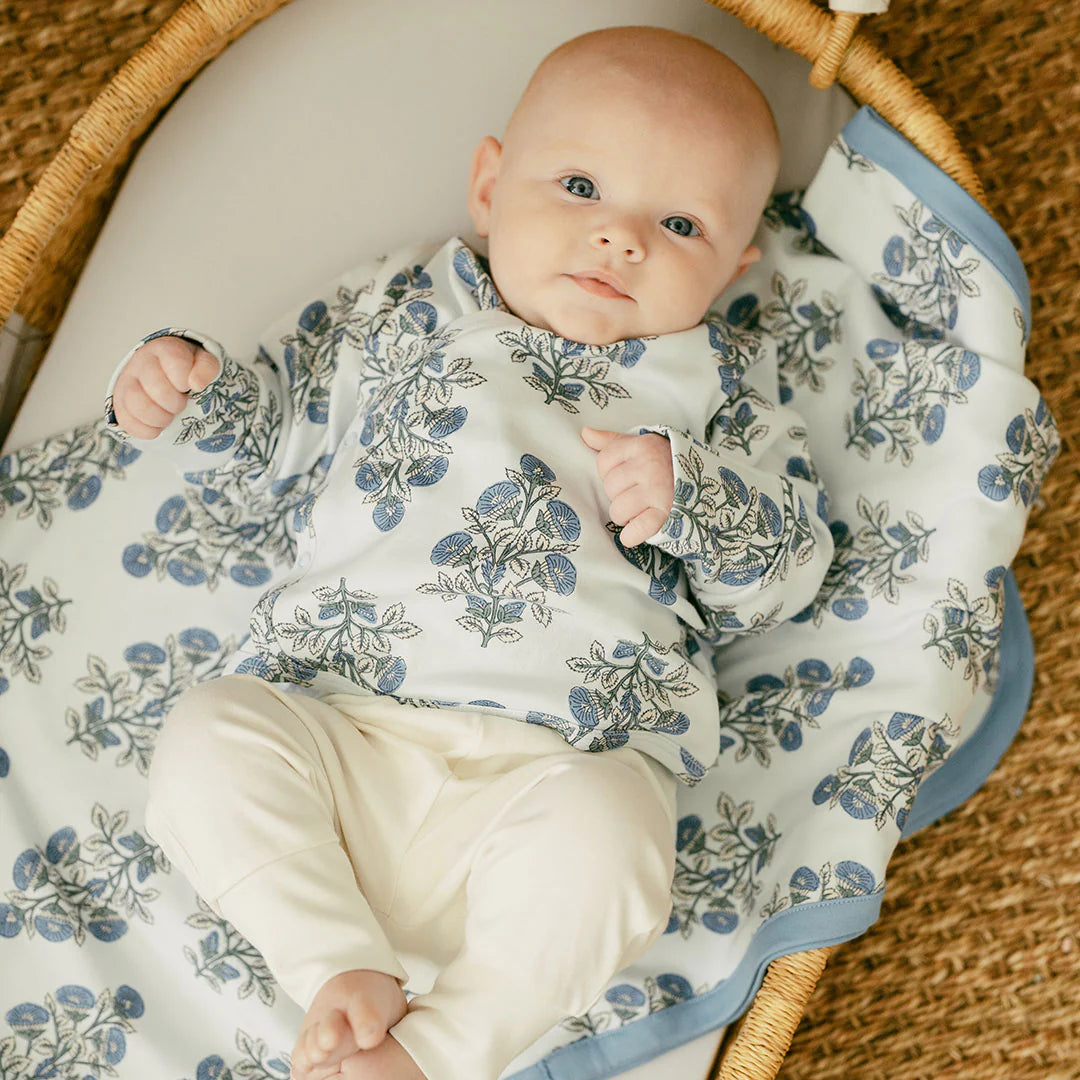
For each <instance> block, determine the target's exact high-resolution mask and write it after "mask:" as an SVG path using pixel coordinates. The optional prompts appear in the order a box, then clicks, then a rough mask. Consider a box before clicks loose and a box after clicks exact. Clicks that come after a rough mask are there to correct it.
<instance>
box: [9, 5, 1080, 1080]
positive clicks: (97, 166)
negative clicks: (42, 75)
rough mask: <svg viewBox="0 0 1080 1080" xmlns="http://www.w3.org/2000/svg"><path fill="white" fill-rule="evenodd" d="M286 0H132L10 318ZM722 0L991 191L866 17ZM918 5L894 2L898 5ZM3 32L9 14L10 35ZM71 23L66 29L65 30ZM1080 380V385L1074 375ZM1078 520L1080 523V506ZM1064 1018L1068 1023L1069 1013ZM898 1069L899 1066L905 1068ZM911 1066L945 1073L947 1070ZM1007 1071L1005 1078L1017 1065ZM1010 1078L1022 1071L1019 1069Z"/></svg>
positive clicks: (784, 973) (782, 984) (804, 974)
mask: <svg viewBox="0 0 1080 1080" xmlns="http://www.w3.org/2000/svg"><path fill="white" fill-rule="evenodd" d="M286 2H287V0H186V2H184V3H182V4H179V5H177V3H176V0H173V2H171V3H170V2H168V0H159V2H157V3H154V2H153V0H142V6H141V7H140V4H139V3H138V2H137V0H134V2H132V0H129V2H128V3H127V5H126V6H127V7H130V8H135V9H138V10H139V11H140V12H141V13H142V14H143V16H144V22H149V23H151V24H155V23H158V22H160V21H161V20H160V15H159V11H160V9H161V8H166V9H171V8H174V7H175V9H176V10H175V11H174V12H173V13H172V15H171V17H170V18H168V20H167V21H165V22H164V23H163V24H161V25H160V28H159V29H158V30H157V32H156V33H155V34H154V35H153V36H152V37H151V38H150V39H149V40H148V41H146V42H145V44H142V45H141V47H140V48H138V50H137V51H135V52H134V54H133V55H132V56H131V58H130V59H129V60H128V61H127V63H125V64H124V66H123V67H122V68H121V69H120V70H119V71H118V72H117V73H116V74H115V75H114V76H113V77H112V78H111V80H110V81H109V82H108V84H107V85H105V87H104V89H103V90H102V91H101V92H100V93H99V94H98V95H97V96H96V98H95V99H94V100H93V102H92V104H91V105H90V106H89V108H87V109H86V111H85V112H84V113H83V114H82V116H81V118H80V119H79V120H78V121H77V122H76V123H75V124H74V126H73V127H72V128H71V130H70V133H69V135H68V137H67V140H66V141H65V142H64V144H63V145H62V146H61V147H60V149H59V151H58V152H56V153H55V156H53V157H52V159H51V161H50V163H49V165H48V166H47V168H46V169H45V171H44V172H43V173H42V174H41V176H40V179H39V180H38V181H37V183H36V184H35V186H34V187H33V188H32V190H30V192H29V194H28V195H27V196H26V198H25V201H24V202H23V204H22V206H21V209H20V210H19V212H18V214H17V215H16V216H15V218H14V220H13V221H12V222H11V224H10V227H9V228H8V230H7V232H6V233H5V234H4V235H3V237H0V323H3V321H4V320H6V319H7V317H8V316H9V314H11V313H12V312H13V311H15V310H16V309H17V310H18V313H19V314H20V315H22V317H23V318H24V319H25V320H26V321H27V322H28V323H29V324H30V325H32V326H34V327H36V328H38V329H39V330H40V331H42V333H43V334H44V344H45V345H47V343H48V340H49V339H50V338H51V336H52V334H53V333H54V332H55V330H56V328H57V326H58V324H59V322H60V318H61V316H62V314H63V311H64V308H65V307H66V304H67V301H68V299H69V297H70V295H71V292H72V290H73V288H74V285H75V282H76V280H77V278H78V275H79V273H80V272H81V270H82V267H83V265H84V263H85V260H86V257H87V255H88V253H89V250H90V248H91V247H92V245H93V241H94V239H95V238H96V236H97V234H98V232H99V230H100V228H101V225H102V224H103V222H104V218H105V216H106V214H107V211H108V207H109V205H110V204H111V201H112V199H113V197H114V196H115V193H116V190H117V188H118V186H119V181H120V179H121V178H122V176H123V174H124V172H125V171H126V169H127V167H128V165H129V164H130V162H131V160H132V157H133V156H134V153H135V150H136V149H137V148H138V146H139V144H140V143H141V141H142V139H143V137H144V136H145V134H146V133H147V132H148V130H149V129H150V128H151V126H152V125H153V123H154V122H155V121H156V119H157V118H158V117H159V116H160V115H161V113H162V112H163V111H164V110H165V109H166V108H167V107H168V105H169V104H170V103H171V102H172V101H173V100H174V98H175V97H176V96H177V94H178V93H179V91H180V90H181V89H182V87H183V86H184V85H185V84H186V82H187V81H189V80H190V79H191V78H192V77H193V76H194V74H195V73H196V72H197V71H198V70H199V69H201V68H202V67H203V66H204V65H205V64H206V63H207V62H208V61H210V60H211V59H213V58H214V57H215V56H217V55H218V54H219V53H220V52H221V51H222V50H223V49H224V48H225V47H226V46H227V45H228V44H229V43H231V42H232V41H233V40H235V39H236V38H237V37H239V36H240V35H241V34H243V33H244V31H246V30H247V29H248V28H249V27H250V26H251V25H253V24H254V23H256V22H258V21H260V20H261V19H263V18H265V17H266V16H268V15H270V14H272V13H273V12H274V11H275V10H277V9H278V8H279V7H281V6H283V4H284V3H286ZM710 2H712V3H714V4H715V5H716V6H718V7H721V8H724V9H726V10H728V11H730V12H731V13H733V14H734V15H736V16H738V17H739V18H740V19H741V20H742V21H743V22H744V23H746V24H747V25H748V26H750V27H752V28H754V29H757V30H760V31H762V32H763V33H765V34H766V35H768V36H769V37H770V38H771V39H772V40H774V41H775V42H777V43H778V44H780V45H782V46H784V47H786V48H789V49H791V50H793V51H795V52H797V53H799V54H800V55H802V56H804V57H806V58H807V59H809V60H811V61H813V62H814V65H815V66H814V70H813V73H812V76H811V81H812V82H813V84H814V85H815V86H827V85H828V84H829V83H830V82H831V81H832V80H833V79H834V78H835V79H836V80H838V81H839V82H841V83H842V84H843V85H845V86H846V87H847V88H848V89H849V90H850V91H851V92H852V94H854V96H855V97H856V98H857V99H858V100H860V101H861V102H863V103H866V104H870V105H872V106H873V107H874V108H875V109H876V110H877V111H878V112H879V113H880V114H881V115H882V116H883V117H884V118H885V119H886V120H888V121H889V122H890V123H891V124H892V125H893V126H894V127H896V128H897V129H898V130H899V131H901V132H902V133H903V134H904V135H905V136H906V137H907V138H908V139H909V140H910V141H911V142H912V143H914V144H915V145H916V146H917V147H919V149H921V150H922V151H923V153H925V154H926V155H927V156H928V157H929V158H931V160H933V161H935V162H936V163H937V164H938V165H939V166H940V167H941V168H942V169H943V170H944V171H945V172H946V173H948V174H949V175H950V176H952V177H953V179H955V180H956V181H957V182H958V183H959V184H960V185H961V186H962V187H964V188H965V189H966V190H967V191H968V192H969V193H970V194H971V195H972V196H973V197H975V198H976V199H978V200H979V201H984V199H985V196H984V193H983V190H982V188H981V186H980V184H979V181H978V179H977V178H976V175H975V172H974V169H973V167H972V165H971V163H970V162H969V160H968V159H967V157H966V156H965V154H964V152H963V151H962V150H961V148H960V144H959V142H958V140H957V138H956V137H955V135H954V134H953V132H952V130H951V128H950V127H949V125H948V124H946V123H945V121H944V120H943V119H942V118H941V117H940V115H939V114H938V113H937V112H936V111H935V109H934V108H933V106H931V105H930V103H929V102H928V101H927V99H926V98H925V97H924V96H923V95H922V94H921V93H920V92H919V91H918V90H917V89H916V88H915V87H914V85H913V84H912V83H911V82H910V81H909V79H908V78H907V77H906V76H904V75H903V74H901V72H900V71H899V70H898V69H897V68H896V67H895V66H894V65H893V64H892V63H891V62H890V61H889V60H886V59H885V58H884V57H883V56H882V54H881V53H880V52H879V51H878V49H877V48H876V47H875V46H874V45H872V44H871V43H870V41H869V40H866V39H865V38H863V37H860V36H856V35H854V30H855V23H856V22H857V21H858V17H857V16H846V15H838V16H836V17H830V16H829V15H828V14H827V13H826V12H824V11H823V10H821V9H820V8H818V7H817V6H815V4H814V3H812V2H811V0H710ZM907 2H908V0H896V4H897V6H901V5H902V4H903V5H906V4H907ZM922 2H923V3H924V6H929V2H928V0H922ZM46 4H47V0H29V3H27V4H24V5H20V7H22V8H26V7H30V8H32V7H34V6H35V5H37V6H39V7H41V6H46ZM52 6H53V7H54V8H55V7H56V6H57V5H56V4H55V3H54V4H53V5H52ZM59 6H60V7H63V8H70V9H72V18H73V19H75V18H78V17H81V16H80V14H79V12H77V11H76V9H83V8H86V7H87V2H86V0H65V3H64V4H63V5H59ZM91 6H92V5H91ZM114 6H118V7H119V6H121V5H114ZM1066 6H1067V5H1066ZM0 11H3V12H4V14H5V15H7V16H8V20H9V24H10V22H11V21H17V20H18V18H19V9H18V8H6V9H4V8H0ZM83 17H84V13H83ZM59 21H61V22H62V19H61V20H59ZM136 23H137V25H136V26H135V27H134V28H133V30H132V31H131V32H132V33H133V34H140V33H142V34H145V29H144V26H143V24H142V23H141V22H139V21H138V20H136ZM4 29H5V28H4V26H3V24H0V33H2V32H4ZM59 29H60V30H61V31H62V26H61V27H60V28H59ZM140 40H141V38H140ZM110 44H111V43H110ZM2 87H3V83H2V82H0V88H2ZM3 120H5V117H4V116H3V113H2V112H0V121H3ZM0 131H2V129H0ZM3 179H5V177H4V176H3V175H2V174H0V181H2V180H3ZM0 190H2V189H0ZM0 209H2V206H0ZM2 220H3V219H2V218H0V221H2ZM1063 299H1064V297H1063ZM1073 341H1074V342H1075V338H1073ZM32 374H33V372H32V371H28V372H23V373H19V378H18V380H17V383H16V384H15V385H9V387H8V388H7V392H6V393H7V401H6V402H5V404H6V406H7V407H8V409H9V411H10V410H12V407H13V406H14V405H17V403H18V402H19V401H20V400H21V399H22V397H23V395H24V393H25V391H26V389H27V388H28V386H29V382H30V378H31V376H32ZM1073 385H1074V387H1075V383H1074V384H1073ZM1044 392H1045V391H1044ZM1048 396H1050V395H1048ZM1050 401H1051V405H1052V407H1055V411H1056V412H1057V413H1058V415H1059V417H1060V416H1062V410H1061V408H1060V407H1059V406H1055V403H1054V398H1053V397H1052V396H1050ZM2 435H3V432H2V431H0V436H2ZM1066 440H1067V434H1066ZM1066 446H1068V443H1067V441H1066ZM1063 464H1064V463H1063ZM1060 469H1061V466H1059V470H1060ZM1052 475H1053V474H1052ZM1048 497H1049V496H1048ZM1072 517H1073V520H1074V521H1075V520H1076V517H1077V515H1076V514H1073V515H1072ZM1029 546H1030V545H1029ZM1078 577H1080V572H1076V571H1074V573H1073V580H1075V579H1076V578H1078ZM1021 584H1022V585H1023V578H1022V577H1021ZM1068 584H1069V579H1068V578H1066V591H1065V595H1066V596H1068V595H1069V591H1068ZM1074 588H1075V586H1074ZM1065 621H1068V620H1067V619H1066V620H1065ZM1033 627H1034V628H1035V629H1036V635H1038V623H1037V621H1036V620H1033ZM1074 666H1075V664H1074ZM829 952H830V950H828V949H819V950H815V951H812V952H806V953H800V954H795V955H792V956H788V957H784V958H781V959H779V960H777V961H775V962H774V963H773V964H772V965H771V967H770V969H769V972H768V974H767V976H766V978H765V981H764V984H763V986H762V988H761V990H760V991H759V993H758V994H757V997H756V998H755V1001H754V1003H753V1005H752V1007H751V1009H750V1010H749V1012H748V1013H747V1014H746V1015H745V1016H744V1017H743V1019H742V1020H741V1021H740V1022H739V1023H738V1024H737V1025H735V1026H734V1027H733V1028H732V1029H731V1031H729V1033H728V1036H727V1038H726V1039H725V1042H724V1045H723V1047H722V1048H721V1052H720V1055H719V1057H718V1060H717V1062H716V1065H715V1066H714V1070H713V1073H712V1076H713V1078H715V1080H765V1078H769V1077H774V1076H775V1075H776V1074H777V1072H778V1070H779V1069H780V1067H781V1064H782V1063H783V1061H784V1058H785V1054H786V1053H787V1050H788V1047H789V1045H790V1043H791V1040H792V1036H793V1034H794V1032H795V1029H796V1027H797V1025H798V1023H799V1020H800V1018H801V1017H802V1015H803V1012H804V1009H805V1008H806V1004H807V1001H808V999H809V998H810V995H811V993H812V992H813V990H814V987H815V985H816V984H817V982H818V980H819V978H820V976H821V973H822V971H823V969H824V966H825V962H826V958H827V956H828V954H829ZM1074 966H1075V964H1074ZM1064 1023H1066V1024H1069V1022H1068V1021H1065V1022H1064ZM1062 1030H1064V1029H1062ZM1075 1033H1076V1029H1075V1021H1073V1022H1072V1026H1070V1027H1069V1031H1068V1032H1067V1035H1068V1036H1070V1037H1071V1035H1073V1034H1075ZM954 1056H955V1055H954ZM1047 1060H1050V1059H1047ZM1061 1060H1062V1061H1064V1060H1067V1059H1065V1058H1062V1059H1061ZM1072 1060H1076V1059H1072ZM803 1075H807V1076H809V1075H810V1073H809V1072H807V1073H804V1074H803ZM814 1075H815V1076H818V1075H820V1076H824V1075H825V1073H824V1072H820V1073H819V1072H815V1073H814ZM830 1075H832V1074H830ZM837 1075H840V1074H837ZM847 1075H851V1073H848V1074H847ZM855 1075H858V1076H859V1077H860V1080H861V1078H862V1077H864V1076H866V1077H868V1078H869V1077H871V1076H874V1077H877V1076H879V1075H880V1076H884V1075H885V1074H884V1073H883V1072H882V1073H877V1072H875V1073H873V1074H871V1073H869V1072H865V1073H864V1072H859V1073H857V1074H855ZM892 1075H894V1076H895V1075H898V1074H897V1073H895V1072H893V1073H892ZM903 1075H905V1076H922V1075H927V1076H929V1075H939V1076H940V1075H943V1074H942V1073H941V1072H940V1071H939V1070H938V1071H931V1072H927V1073H922V1072H908V1073H904V1074H903ZM952 1075H956V1076H958V1077H959V1076H963V1077H964V1078H965V1080H975V1077H976V1075H978V1076H979V1077H983V1076H986V1077H989V1076H991V1075H993V1076H995V1077H996V1076H998V1075H999V1073H998V1072H996V1071H995V1072H993V1073H990V1072H980V1073H979V1074H976V1073H974V1072H967V1071H964V1072H957V1073H955V1074H952ZM1000 1075H1001V1076H1003V1077H1004V1076H1005V1075H1006V1073H1004V1072H1002V1073H1000ZM1009 1075H1011V1076H1013V1077H1016V1076H1018V1075H1020V1074H1018V1073H1017V1072H1016V1071H1015V1069H1013V1070H1012V1071H1011V1072H1010V1073H1009ZM1026 1075H1032V1076H1035V1075H1039V1076H1052V1077H1053V1078H1054V1080H1057V1078H1058V1077H1061V1078H1062V1080H1065V1077H1066V1076H1076V1075H1080V1074H1077V1073H1066V1072H1064V1071H1062V1072H1060V1073H1058V1072H1054V1073H1047V1072H1045V1071H1044V1072H1040V1073H1030V1074H1026Z"/></svg>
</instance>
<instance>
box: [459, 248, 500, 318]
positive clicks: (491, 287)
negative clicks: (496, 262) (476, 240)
mask: <svg viewBox="0 0 1080 1080" xmlns="http://www.w3.org/2000/svg"><path fill="white" fill-rule="evenodd" d="M453 266H454V273H456V274H457V276H458V277H459V278H461V280H462V281H464V282H465V284H466V285H467V286H468V287H469V292H470V293H472V296H473V299H475V300H476V304H477V307H479V308H480V310H481V311H490V310H492V309H499V310H500V311H505V310H506V305H505V304H504V303H503V301H502V297H501V296H499V293H498V290H497V289H496V288H495V282H494V281H493V280H492V277H491V269H490V267H489V265H488V261H487V259H485V258H484V256H483V255H480V254H478V253H476V252H474V251H472V249H471V248H469V247H467V246H465V245H464V244H462V245H461V246H460V247H459V248H458V250H457V251H456V252H454V260H453Z"/></svg>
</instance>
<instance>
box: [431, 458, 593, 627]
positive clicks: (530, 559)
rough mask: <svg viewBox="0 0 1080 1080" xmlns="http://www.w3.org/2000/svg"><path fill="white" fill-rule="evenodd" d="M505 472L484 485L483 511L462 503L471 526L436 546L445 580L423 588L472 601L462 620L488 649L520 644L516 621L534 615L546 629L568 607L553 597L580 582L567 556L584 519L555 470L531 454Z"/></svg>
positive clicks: (440, 576)
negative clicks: (555, 614)
mask: <svg viewBox="0 0 1080 1080" xmlns="http://www.w3.org/2000/svg"><path fill="white" fill-rule="evenodd" d="M505 472H506V479H505V480H497V481H495V482H494V483H492V484H489V485H488V486H487V487H486V488H484V490H483V491H482V492H481V493H480V495H479V497H478V498H477V500H476V505H475V508H474V507H468V506H467V507H463V508H462V511H461V513H462V516H463V517H464V518H465V522H466V525H467V530H466V531H457V532H452V533H449V534H448V535H446V536H444V537H443V538H442V539H441V540H439V541H438V542H437V543H436V544H435V545H434V546H433V547H432V549H431V562H432V564H433V565H434V566H437V567H439V568H440V569H439V572H438V580H437V581H434V582H425V583H424V584H422V585H420V586H418V588H417V591H418V592H421V593H428V594H431V595H435V596H441V597H442V599H443V600H444V601H446V602H447V603H452V602H454V601H456V600H460V599H462V598H464V600H465V613H464V614H463V615H461V616H460V617H459V618H458V619H457V623H458V625H459V626H461V627H462V628H463V629H465V630H467V631H469V632H470V633H477V634H479V635H480V639H481V640H480V645H481V647H482V648H486V647H487V645H488V644H489V642H491V641H492V640H495V641H501V642H504V643H505V644H514V643H515V642H518V641H520V640H521V638H522V635H521V632H520V631H519V630H518V629H517V625H516V624H520V623H522V622H523V621H524V617H525V615H526V613H528V614H529V615H531V616H532V618H533V619H534V620H535V621H536V622H537V623H539V625H540V626H548V625H550V623H551V617H552V613H553V612H556V611H560V610H561V609H559V608H557V607H554V606H552V605H551V604H550V603H549V601H548V598H547V594H548V593H553V594H554V595H555V596H569V595H570V594H571V593H572V592H573V591H574V589H575V588H576V586H577V567H576V566H575V565H574V564H573V562H571V561H570V559H569V558H568V557H567V556H568V555H570V554H571V553H572V552H574V551H576V550H577V547H578V544H577V543H576V541H577V539H578V537H579V536H580V535H581V521H580V519H579V517H578V515H577V512H576V511H575V510H574V509H573V508H572V507H571V506H570V505H569V504H568V503H566V502H564V501H563V500H562V499H560V498H558V495H559V492H560V490H561V489H560V488H559V487H558V485H556V484H555V483H554V482H553V481H554V480H555V479H556V476H555V473H554V472H553V471H552V469H551V468H550V467H549V466H548V465H547V464H546V463H545V462H543V461H542V460H541V459H540V458H538V457H536V456H535V455H533V454H523V455H522V457H521V460H520V462H519V468H517V469H512V468H507V469H506V471H505ZM444 567H445V569H443V568H444Z"/></svg>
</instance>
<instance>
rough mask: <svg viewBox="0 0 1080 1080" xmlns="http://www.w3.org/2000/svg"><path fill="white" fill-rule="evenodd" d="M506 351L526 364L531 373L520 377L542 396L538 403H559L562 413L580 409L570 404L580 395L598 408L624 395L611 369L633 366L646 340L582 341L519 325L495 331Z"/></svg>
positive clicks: (626, 396) (627, 392) (511, 356)
mask: <svg viewBox="0 0 1080 1080" xmlns="http://www.w3.org/2000/svg"><path fill="white" fill-rule="evenodd" d="M495 336H496V338H497V339H498V341H499V342H500V343H501V344H502V345H504V346H505V347H506V348H508V349H509V350H510V359H511V361H513V363H515V364H524V363H528V364H529V370H530V372H531V374H529V375H524V376H522V378H523V379H524V380H525V382H526V384H527V385H529V386H531V387H532V388H533V389H534V390H539V391H540V393H542V394H543V395H544V404H545V405H550V404H551V403H552V402H553V401H556V402H558V403H559V405H561V406H562V408H563V409H564V410H565V411H566V412H568V413H578V412H580V411H581V410H580V409H579V408H578V407H577V405H576V404H575V403H576V402H577V401H578V400H579V399H580V398H581V396H582V395H583V394H587V395H588V397H589V399H590V400H591V401H592V403H593V404H594V405H595V406H596V407H597V408H598V409H603V408H605V407H606V406H607V404H608V402H609V401H611V399H613V398H629V397H630V392H629V391H628V390H627V389H626V387H625V386H623V385H622V383H620V382H619V381H618V380H617V379H615V378H612V377H611V368H612V366H613V365H618V366H620V367H623V368H629V367H633V366H634V365H635V364H636V363H637V362H638V360H640V359H641V357H642V355H644V353H645V350H646V344H645V342H644V341H642V340H641V339H639V338H632V339H630V340H628V341H616V342H614V343H613V344H611V345H583V344H582V343H581V342H578V341H568V340H566V339H565V338H561V337H559V336H558V335H557V334H553V333H550V332H548V331H546V330H538V329H537V328H536V327H532V326H524V325H523V326H522V327H521V328H520V329H519V330H503V331H501V332H499V333H498V334H496V335H495Z"/></svg>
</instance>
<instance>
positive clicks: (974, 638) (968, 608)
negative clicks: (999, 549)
mask: <svg viewBox="0 0 1080 1080" xmlns="http://www.w3.org/2000/svg"><path fill="white" fill-rule="evenodd" d="M1002 571H1003V568H1002V567H995V568H993V569H992V570H990V571H989V572H988V573H987V574H986V575H985V578H984V581H985V583H986V586H987V589H988V593H987V595H986V596H980V597H978V598H977V599H975V600H972V599H971V598H970V596H969V594H968V590H967V588H966V587H965V585H964V584H963V582H961V581H958V580H957V579H956V578H950V579H949V584H948V597H947V598H946V599H944V600H937V601H935V602H934V607H935V609H936V613H931V614H927V616H926V617H925V618H924V619H923V629H924V630H925V631H926V633H927V634H928V635H929V641H927V642H926V644H925V645H923V648H924V649H930V648H936V649H937V651H938V656H939V658H940V659H941V662H942V663H943V664H944V665H945V666H946V667H947V668H949V670H950V671H951V670H952V669H953V667H954V666H955V665H956V664H957V662H962V664H963V675H964V679H965V680H967V681H970V682H971V692H972V693H974V692H975V690H976V689H977V688H978V687H979V686H981V685H982V684H983V683H984V682H986V683H988V685H989V686H990V688H991V689H993V684H994V682H995V675H996V665H997V661H998V646H999V644H1000V642H1001V623H1002V619H1003V618H1004V610H1005V590H1004V581H1003V578H1004V573H1003V572H1002Z"/></svg>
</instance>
